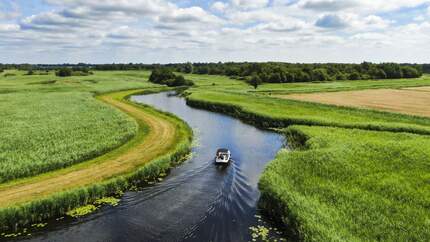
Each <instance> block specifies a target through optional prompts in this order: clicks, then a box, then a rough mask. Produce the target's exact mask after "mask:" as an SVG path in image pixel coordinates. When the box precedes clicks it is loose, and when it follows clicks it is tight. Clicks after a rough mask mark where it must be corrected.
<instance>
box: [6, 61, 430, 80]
mask: <svg viewBox="0 0 430 242" xmlns="http://www.w3.org/2000/svg"><path fill="white" fill-rule="evenodd" d="M62 68H70V69H72V70H75V71H78V70H79V71H83V70H84V71H85V72H87V71H88V70H155V69H159V68H167V69H169V70H170V71H173V72H182V73H195V74H209V75H226V76H230V77H232V78H237V79H243V80H250V79H251V78H252V77H254V78H257V79H259V80H261V81H262V82H272V83H280V82H308V81H333V80H362V79H397V78H416V77H420V76H421V75H422V73H430V64H397V63H381V64H374V63H370V62H363V63H361V64H337V63H326V64H302V63H282V62H265V63H252V62H242V63H238V62H226V63H221V62H219V63H178V64H165V65H160V64H142V63H128V64H116V63H113V64H86V63H79V64H61V65H47V64H38V65H30V64H0V70H3V69H20V70H27V71H28V70H57V71H58V70H60V69H62Z"/></svg>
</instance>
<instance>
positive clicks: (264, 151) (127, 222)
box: [21, 93, 284, 242]
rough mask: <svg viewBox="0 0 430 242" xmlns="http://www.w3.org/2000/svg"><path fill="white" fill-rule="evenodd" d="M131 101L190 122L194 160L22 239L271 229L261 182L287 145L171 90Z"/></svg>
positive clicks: (204, 236) (149, 237) (212, 237)
mask: <svg viewBox="0 0 430 242" xmlns="http://www.w3.org/2000/svg"><path fill="white" fill-rule="evenodd" d="M131 100H133V101H135V102H138V103H144V104H148V105H152V106H154V107H155V108H157V109H160V110H163V111H168V112H171V113H173V114H175V115H177V116H178V117H179V118H181V119H183V120H185V121H186V122H187V123H188V124H189V125H190V126H191V127H192V128H193V131H194V139H195V140H196V142H195V143H196V145H195V146H194V147H193V150H192V151H193V155H192V156H191V158H189V159H188V160H187V161H185V162H184V163H183V164H181V165H180V166H178V167H176V168H173V169H172V170H171V172H170V173H169V175H168V176H167V177H166V178H165V180H164V181H162V182H160V183H157V184H155V185H152V186H149V187H145V188H143V189H142V190H141V191H139V192H127V193H125V194H124V196H123V197H122V198H121V201H120V204H119V205H118V206H116V207H104V208H102V209H100V210H98V211H97V212H96V213H94V214H91V215H88V216H85V217H83V218H79V219H65V220H63V221H59V222H55V223H54V224H50V225H49V226H48V227H47V228H45V229H43V230H41V231H40V232H37V233H34V234H33V236H32V237H31V238H29V239H28V240H25V241H77V242H84V241H199V242H200V241H223V242H224V241H250V240H251V239H252V237H251V232H250V229H249V227H251V226H257V225H264V226H267V227H268V226H270V224H269V223H268V222H267V221H265V220H264V218H260V215H259V211H258V209H257V202H258V199H259V195H260V193H259V191H258V188H257V184H258V180H259V177H260V175H261V173H262V171H263V170H264V167H265V166H266V165H267V162H269V161H270V160H272V159H273V158H274V157H275V155H276V153H277V152H278V150H279V149H280V148H282V146H283V144H284V138H283V137H282V136H281V135H280V134H277V133H274V132H270V131H264V130H261V129H257V128H255V127H253V126H250V125H247V124H244V123H243V122H241V121H239V120H237V119H234V118H231V117H229V116H226V115H222V114H218V113H213V112H208V111H204V110H199V109H194V108H191V107H189V106H187V105H186V103H185V99H183V98H181V97H178V96H175V95H172V93H158V94H150V95H138V96H132V97H131ZM220 147H225V148H228V149H230V150H231V152H232V159H233V161H232V162H231V164H230V165H229V166H226V167H219V166H215V165H214V164H213V159H214V155H215V152H216V150H217V148H220ZM271 236H273V237H274V238H277V237H278V236H279V235H277V233H274V232H273V233H271ZM21 239H22V238H21Z"/></svg>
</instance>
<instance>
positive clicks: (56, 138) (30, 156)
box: [0, 70, 155, 183]
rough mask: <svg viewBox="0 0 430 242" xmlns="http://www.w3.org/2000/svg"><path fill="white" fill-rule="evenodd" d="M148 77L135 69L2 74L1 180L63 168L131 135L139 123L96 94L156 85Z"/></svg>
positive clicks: (105, 150)
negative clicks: (61, 74)
mask: <svg viewBox="0 0 430 242" xmlns="http://www.w3.org/2000/svg"><path fill="white" fill-rule="evenodd" d="M147 77H148V72H132V71H130V72H119V71H118V72H97V73H96V74H95V75H91V76H76V77H75V76H74V77H68V78H60V77H57V76H55V75H54V72H51V73H49V74H48V75H26V72H23V71H15V70H11V71H5V73H2V74H1V75H0V93H1V95H0V112H1V113H2V117H1V118H0V123H1V125H0V139H1V140H2V142H1V143H0V183H2V182H5V181H10V180H13V179H16V178H21V177H27V176H32V175H37V174H40V173H43V172H47V171H51V170H55V169H59V168H64V167H67V166H70V165H72V164H76V163H78V162H82V161H85V160H88V159H91V158H94V157H97V156H100V155H102V154H104V153H106V152H108V151H110V150H113V149H115V148H117V147H119V146H121V145H122V144H124V143H125V142H127V141H128V140H130V139H131V138H132V137H133V136H134V135H136V133H137V124H136V122H135V121H134V120H133V119H132V118H130V117H129V116H127V115H126V114H124V113H122V112H120V111H118V110H117V109H115V108H112V107H111V106H109V105H106V104H104V103H101V102H100V101H97V100H96V99H95V98H94V94H100V93H106V92H110V91H114V90H127V89H138V88H151V87H155V85H153V84H150V83H148V82H147V81H146V79H147Z"/></svg>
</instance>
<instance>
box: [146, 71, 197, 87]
mask: <svg viewBox="0 0 430 242" xmlns="http://www.w3.org/2000/svg"><path fill="white" fill-rule="evenodd" d="M149 81H150V82H152V83H156V84H160V85H167V86H169V87H179V86H192V85H194V83H193V82H192V81H190V80H186V79H185V78H184V77H183V76H181V75H175V74H174V73H173V72H172V71H171V70H169V69H167V68H157V69H154V70H153V71H152V73H151V76H149Z"/></svg>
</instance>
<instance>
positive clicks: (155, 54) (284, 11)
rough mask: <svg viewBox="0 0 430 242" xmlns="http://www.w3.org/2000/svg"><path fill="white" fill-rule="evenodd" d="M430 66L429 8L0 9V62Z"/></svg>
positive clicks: (2, 3)
mask: <svg viewBox="0 0 430 242" xmlns="http://www.w3.org/2000/svg"><path fill="white" fill-rule="evenodd" d="M188 61H190V62H218V61H222V62H226V61H282V62H306V63H309V62H311V63H314V62H348V63H359V62H362V61H372V62H377V63H379V62H409V63H430V0H224V1H199V0H178V1H168V0H0V63H47V64H48V63H52V64H54V63H78V62H85V63H129V62H133V63H174V62H188Z"/></svg>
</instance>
